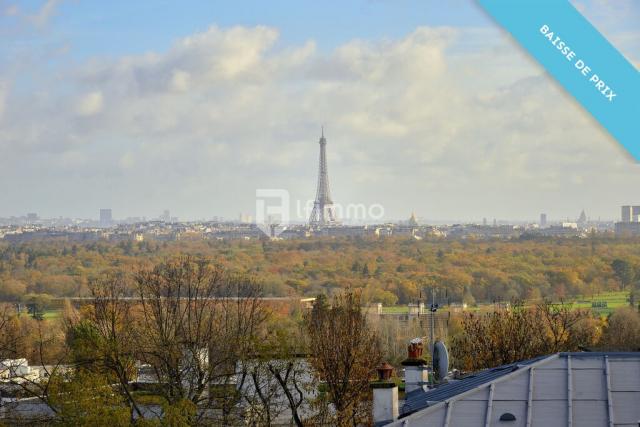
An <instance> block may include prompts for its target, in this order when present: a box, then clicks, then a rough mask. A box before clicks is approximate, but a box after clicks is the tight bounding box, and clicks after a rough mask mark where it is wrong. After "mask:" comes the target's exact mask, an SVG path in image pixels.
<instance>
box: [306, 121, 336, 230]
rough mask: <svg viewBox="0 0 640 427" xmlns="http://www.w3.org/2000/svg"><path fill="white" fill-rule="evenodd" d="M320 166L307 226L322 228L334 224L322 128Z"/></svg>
mask: <svg viewBox="0 0 640 427" xmlns="http://www.w3.org/2000/svg"><path fill="white" fill-rule="evenodd" d="M319 144H320V166H319V168H318V188H317V190H316V200H315V202H314V203H313V210H312V211H311V216H310V217H309V224H310V225H316V226H318V225H319V226H322V225H330V224H335V223H336V216H335V211H334V209H333V201H332V200H331V192H330V190H329V173H328V171H327V139H326V138H325V137H324V126H323V127H322V130H321V136H320V141H319Z"/></svg>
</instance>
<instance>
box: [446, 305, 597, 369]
mask: <svg viewBox="0 0 640 427" xmlns="http://www.w3.org/2000/svg"><path fill="white" fill-rule="evenodd" d="M589 320H590V317H589V314H588V313H587V312H585V311H580V310H572V309H571V307H568V306H565V305H563V304H559V305H554V304H551V303H549V302H544V303H542V304H540V305H538V306H536V307H533V308H527V307H525V306H524V305H523V304H522V303H514V304H512V306H511V307H510V308H507V309H500V310H496V311H494V312H491V313H487V314H476V313H470V314H466V315H465V318H464V319H463V321H462V330H463V332H462V333H461V334H459V335H457V336H456V337H454V339H453V343H452V355H453V357H454V359H455V363H456V365H458V366H459V367H460V368H462V369H466V370H471V371H475V370H479V369H486V368H491V367H495V366H498V365H503V364H508V363H514V362H518V361H521V360H526V359H531V358H534V357H537V356H541V355H544V354H550V353H556V352H559V351H576V350H578V348H579V346H581V345H591V344H593V343H594V342H595V339H596V337H597V334H596V333H595V329H596V326H595V325H594V324H593V323H592V322H590V321H589Z"/></svg>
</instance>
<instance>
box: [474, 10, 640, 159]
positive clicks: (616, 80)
mask: <svg viewBox="0 0 640 427" xmlns="http://www.w3.org/2000/svg"><path fill="white" fill-rule="evenodd" d="M479 2H480V4H481V5H482V6H483V7H484V8H485V9H486V10H487V11H488V12H489V14H491V15H492V16H493V18H494V19H496V20H497V21H498V22H499V23H500V24H501V25H502V26H503V27H504V28H506V29H507V30H508V31H509V32H510V33H511V34H512V35H513V37H514V38H515V39H516V40H517V41H518V42H519V43H520V44H521V45H522V46H524V47H525V48H526V49H527V50H528V51H529V53H530V54H531V55H532V56H533V57H534V58H536V59H537V60H538V61H539V62H540V63H541V64H542V65H543V66H544V67H545V68H546V69H547V71H548V72H549V74H551V75H552V76H553V77H555V79H556V80H557V81H558V82H559V83H560V84H561V85H562V86H564V88H565V89H566V90H567V91H568V92H569V93H570V94H572V95H573V96H574V97H575V98H576V99H577V100H578V101H579V102H580V103H581V104H582V105H583V106H584V108H586V109H587V110H588V111H589V112H590V113H591V114H592V115H593V117H595V118H596V120H598V121H599V122H600V123H601V124H602V126H604V127H605V128H606V129H607V130H608V131H609V133H610V134H611V135H613V137H614V138H616V139H617V140H618V141H619V142H620V143H621V144H622V145H623V146H624V147H625V148H626V149H627V150H628V151H629V152H630V153H631V155H633V157H635V159H636V160H640V73H639V72H638V70H636V68H635V67H634V66H633V65H632V64H630V63H629V61H627V60H626V59H625V58H624V57H623V56H622V54H620V52H618V51H617V50H616V49H615V48H614V47H613V46H612V45H611V43H609V42H608V41H607V40H606V39H605V38H604V37H603V36H602V34H600V33H599V32H598V30H596V29H595V28H594V27H593V25H591V24H590V23H589V22H588V21H587V20H586V19H585V18H584V16H582V15H581V14H580V12H578V10H576V8H574V7H573V6H572V5H571V4H570V3H569V1H568V0H479ZM638 25H639V27H640V23H639V24H638Z"/></svg>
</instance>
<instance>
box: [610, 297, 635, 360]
mask: <svg viewBox="0 0 640 427" xmlns="http://www.w3.org/2000/svg"><path fill="white" fill-rule="evenodd" d="M601 345H602V346H603V347H604V348H606V349H607V350H618V351H640V313H638V311H637V310H635V309H633V308H631V307H620V308H618V309H616V310H615V311H614V312H613V313H612V314H611V315H610V316H609V319H608V322H607V327H606V328H605V331H604V334H603V336H602V341H601Z"/></svg>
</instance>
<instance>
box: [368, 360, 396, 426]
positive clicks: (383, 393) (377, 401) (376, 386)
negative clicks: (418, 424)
mask: <svg viewBox="0 0 640 427" xmlns="http://www.w3.org/2000/svg"><path fill="white" fill-rule="evenodd" d="M377 370H378V380H377V381H374V382H372V383H371V388H372V389H373V423H374V425H375V426H382V425H385V424H388V423H390V422H392V421H395V420H397V419H398V416H399V414H400V411H399V409H398V386H397V385H396V384H395V383H394V382H393V381H391V374H392V373H393V366H391V365H390V364H388V363H387V362H384V363H383V364H382V365H380V367H379V368H378V369H377Z"/></svg>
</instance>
